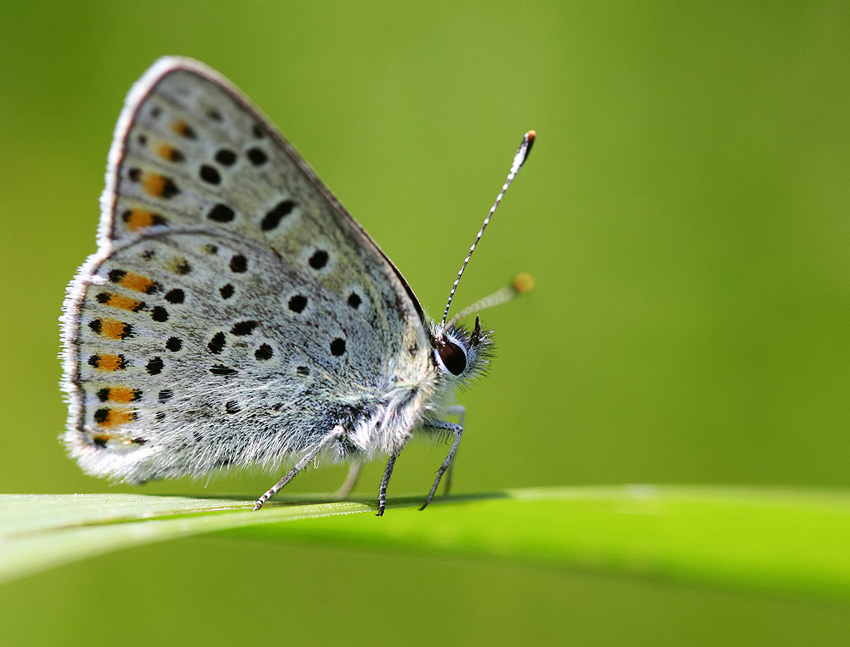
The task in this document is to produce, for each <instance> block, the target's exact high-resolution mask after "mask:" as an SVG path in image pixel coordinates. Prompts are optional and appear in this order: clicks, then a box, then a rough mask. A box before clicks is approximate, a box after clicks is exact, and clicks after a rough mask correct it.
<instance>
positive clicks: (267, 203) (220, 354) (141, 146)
mask: <svg viewBox="0 0 850 647" xmlns="http://www.w3.org/2000/svg"><path fill="white" fill-rule="evenodd" d="M101 206H102V217H101V223H100V231H99V249H98V252H97V253H96V254H95V255H94V256H92V257H91V258H90V259H89V260H88V261H87V262H86V264H85V265H84V266H83V267H82V268H81V269H80V272H79V274H78V275H77V277H76V278H75V280H74V282H73V283H72V284H71V286H70V288H69V294H68V298H67V300H66V304H65V314H64V316H63V324H64V343H65V380H64V388H65V391H66V393H67V395H68V398H69V401H70V413H69V423H68V431H67V433H66V436H65V440H66V444H67V446H68V447H69V449H70V451H71V453H72V454H73V455H74V456H75V457H76V458H77V459H78V460H79V461H80V463H81V464H82V466H83V468H84V469H85V470H86V471H88V472H90V473H93V474H97V475H104V476H110V477H112V478H116V479H121V480H128V481H142V480H145V479H150V478H161V477H165V476H179V475H185V474H201V473H204V472H206V471H208V470H209V469H212V468H214V467H217V466H222V465H228V464H243V465H247V464H255V463H260V464H266V463H275V462H277V461H279V460H280V459H281V458H282V457H284V456H291V457H295V456H297V454H298V453H301V452H304V451H305V450H307V449H308V448H309V447H310V446H311V445H314V444H315V443H316V442H317V441H318V440H319V439H320V438H321V437H322V435H324V434H325V433H327V432H328V431H329V430H330V429H331V428H332V427H333V426H334V425H335V424H343V426H345V425H346V424H349V423H353V421H354V420H356V419H357V418H358V417H359V416H362V415H368V412H369V411H370V410H371V409H372V408H374V407H375V406H376V403H378V402H379V401H380V399H381V398H382V397H384V394H385V393H386V392H387V389H388V386H392V385H395V384H398V383H404V384H415V383H416V382H417V380H418V381H421V380H422V379H423V376H426V375H427V373H428V370H429V368H428V350H427V348H428V338H427V332H426V324H425V320H424V316H423V313H422V311H421V308H420V306H419V304H418V301H417V300H416V298H415V296H414V295H413V293H412V292H411V290H410V288H409V287H408V286H407V284H406V282H405V281H404V279H403V278H402V277H401V275H400V274H399V272H398V270H396V268H395V267H394V266H393V265H392V263H390V261H389V260H388V259H387V258H386V256H385V255H384V254H383V253H382V252H381V251H380V250H379V249H378V247H377V246H376V245H375V243H374V242H373V241H372V240H371V239H370V238H369V236H368V235H367V234H366V233H365V232H364V231H363V230H362V229H361V228H360V226H359V225H358V224H357V223H356V222H355V221H354V220H353V218H351V216H349V215H348V213H347V212H346V211H345V210H344V209H343V208H342V206H341V205H340V204H339V202H338V201H337V200H336V199H335V198H334V197H333V196H332V195H331V193H330V192H329V191H328V190H327V189H326V188H325V187H324V185H322V183H321V182H320V181H319V180H318V179H317V178H316V176H315V175H314V173H313V172H312V171H311V170H310V169H309V167H308V166H307V165H306V164H305V162H304V161H303V160H302V159H301V158H300V157H299V156H298V154H297V153H296V152H295V151H294V149H293V148H292V147H291V146H290V145H289V144H288V143H287V142H286V141H285V140H284V139H283V137H282V136H281V135H280V134H279V132H278V131H277V130H276V129H275V128H274V127H273V126H272V125H271V124H270V122H269V121H268V120H267V119H265V118H264V117H263V116H262V115H261V114H260V112H259V111H258V110H257V109H256V108H255V107H254V106H253V105H252V104H251V103H250V102H249V101H248V100H247V99H246V98H245V97H244V96H243V95H242V94H241V93H240V92H239V91H238V90H236V89H235V88H234V87H233V86H231V85H230V84H229V83H228V82H227V81H226V80H225V79H223V78H221V77H220V76H219V75H218V74H216V73H215V72H214V71H212V70H210V69H208V68H206V67H205V66H203V65H201V64H200V63H196V62H194V61H189V60H186V59H175V58H168V59H163V60H161V61H159V62H157V63H156V64H155V65H154V66H153V67H152V68H151V69H150V70H149V71H148V72H147V73H146V74H145V75H144V76H143V77H142V79H141V80H140V81H139V82H138V83H137V84H136V85H135V86H134V87H133V89H132V90H131V92H130V94H129V95H128V98H127V101H126V104H125V107H124V110H123V112H122V114H121V117H120V119H119V122H118V126H117V129H116V133H115V139H114V141H113V145H112V149H111V151H110V158H109V168H108V171H107V180H106V189H105V191H104V194H103V197H102V199H101Z"/></svg>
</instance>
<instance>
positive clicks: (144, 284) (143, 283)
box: [118, 210, 154, 292]
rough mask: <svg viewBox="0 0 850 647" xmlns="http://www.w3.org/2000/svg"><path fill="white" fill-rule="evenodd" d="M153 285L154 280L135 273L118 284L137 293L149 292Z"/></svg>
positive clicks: (127, 274) (129, 273)
mask: <svg viewBox="0 0 850 647" xmlns="http://www.w3.org/2000/svg"><path fill="white" fill-rule="evenodd" d="M134 211H135V210H134ZM153 284H154V281H153V279H149V278H148V277H146V276H142V275H141V274H136V273H135V272H127V273H126V274H124V276H122V277H121V280H120V281H119V282H118V285H120V286H122V287H125V288H127V289H128V290H134V291H135V292H148V291H149V290H150V289H151V288H152V287H153Z"/></svg>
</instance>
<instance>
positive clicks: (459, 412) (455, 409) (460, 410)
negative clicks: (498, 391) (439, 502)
mask: <svg viewBox="0 0 850 647" xmlns="http://www.w3.org/2000/svg"><path fill="white" fill-rule="evenodd" d="M446 414H447V415H450V416H457V424H459V425H460V426H461V427H463V423H464V420H465V419H466V407H464V406H461V405H459V404H456V405H454V406H451V407H448V408H447V409H446ZM455 461H457V455H455V458H454V460H453V461H452V462H451V464H450V465H449V469H448V470H446V477H445V483H446V487H444V488H443V490H445V494H446V496H448V495H449V492H451V489H452V475H453V474H454V472H455Z"/></svg>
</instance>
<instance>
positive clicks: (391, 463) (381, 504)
mask: <svg viewBox="0 0 850 647" xmlns="http://www.w3.org/2000/svg"><path fill="white" fill-rule="evenodd" d="M400 453H401V449H398V450H397V451H395V452H393V453H392V454H390V457H389V460H387V466H386V468H384V477H383V478H382V479H381V489H380V490H378V512H377V516H378V517H383V516H384V509H385V508H386V507H387V486H388V485H389V483H390V477H391V476H392V475H393V468H395V461H396V459H397V458H398V455H399V454H400Z"/></svg>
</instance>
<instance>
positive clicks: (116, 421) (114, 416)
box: [98, 409, 136, 429]
mask: <svg viewBox="0 0 850 647" xmlns="http://www.w3.org/2000/svg"><path fill="white" fill-rule="evenodd" d="M135 419H136V414H135V412H134V411H133V410H132V409H108V410H107V414H106V419H105V420H101V421H98V425H100V426H101V427H105V428H107V429H114V428H115V427H120V426H121V425H126V424H127V423H129V422H133V420H135Z"/></svg>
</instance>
